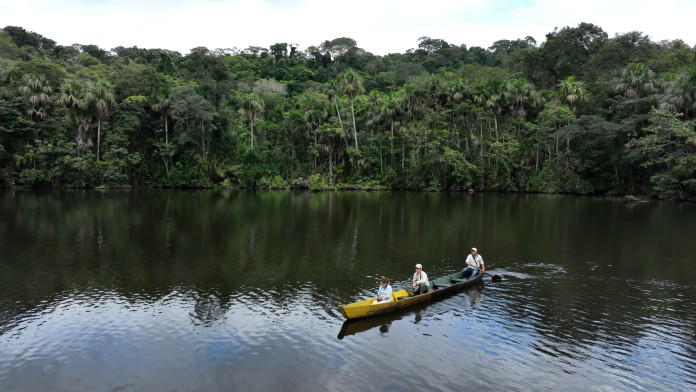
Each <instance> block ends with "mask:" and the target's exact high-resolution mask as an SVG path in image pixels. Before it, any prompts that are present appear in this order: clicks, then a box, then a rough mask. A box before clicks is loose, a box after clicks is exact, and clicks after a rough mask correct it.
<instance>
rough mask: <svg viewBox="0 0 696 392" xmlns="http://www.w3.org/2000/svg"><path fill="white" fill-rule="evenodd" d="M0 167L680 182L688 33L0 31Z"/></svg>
mask: <svg viewBox="0 0 696 392" xmlns="http://www.w3.org/2000/svg"><path fill="white" fill-rule="evenodd" d="M0 184H2V186H5V187H9V186H32V187H97V186H164V187H208V186H231V187H260V188H272V187H278V188H287V187H297V188H309V189H336V188H351V189H385V188H388V189H426V190H480V191H523V192H551V193H580V194H619V195H625V194H635V195H650V196H654V197H660V198H667V199H679V200H693V199H695V198H696V48H691V47H689V46H688V45H687V44H685V43H684V42H683V41H681V40H674V41H662V42H652V41H651V40H650V38H649V37H648V36H645V35H643V34H642V33H641V32H630V33H626V34H617V35H616V36H614V37H608V35H607V34H606V33H605V32H604V31H603V30H602V28H601V27H599V26H596V25H593V24H590V23H581V24H579V25H578V26H575V27H564V28H561V29H555V30H554V31H552V32H550V33H548V34H547V35H546V37H545V41H544V42H541V43H537V42H536V41H535V40H534V39H533V38H531V37H525V38H523V39H514V40H500V41H497V42H495V43H494V44H493V45H492V46H491V47H489V48H481V47H467V46H466V45H464V44H453V43H449V42H446V41H444V40H442V39H437V38H431V37H421V38H419V39H418V42H417V48H414V49H411V50H408V51H407V52H406V53H392V54H388V55H384V56H377V55H374V54H372V53H369V52H366V51H365V50H363V49H361V48H360V47H359V46H358V43H357V42H356V41H355V40H353V39H351V38H348V37H340V38H335V39H332V40H325V41H323V42H320V43H318V44H317V45H316V46H310V47H309V48H307V49H306V50H300V48H298V46H297V45H295V44H288V43H285V42H279V43H276V44H274V45H271V46H270V47H269V48H263V47H248V48H246V49H243V50H240V49H236V48H233V49H215V50H210V49H208V48H205V47H197V48H193V49H191V51H190V53H188V54H186V55H182V54H181V53H178V52H176V51H171V50H166V49H143V48H138V47H129V48H125V47H121V46H119V47H116V48H113V49H111V50H105V49H102V48H100V47H98V46H97V45H82V44H74V45H72V46H61V45H58V44H56V42H55V41H53V40H51V39H49V38H46V37H43V36H42V35H40V34H38V33H35V32H30V31H27V30H25V29H23V28H21V27H16V26H7V27H5V28H4V29H3V30H0Z"/></svg>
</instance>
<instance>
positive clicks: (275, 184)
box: [256, 175, 290, 189]
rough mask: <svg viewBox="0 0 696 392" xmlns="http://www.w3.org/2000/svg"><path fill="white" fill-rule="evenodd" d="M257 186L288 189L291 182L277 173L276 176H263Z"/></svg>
mask: <svg viewBox="0 0 696 392" xmlns="http://www.w3.org/2000/svg"><path fill="white" fill-rule="evenodd" d="M256 186H257V187H258V188H260V189H288V188H289V187H290V184H288V182H287V181H285V180H284V179H283V177H281V176H279V175H276V176H274V177H268V176H263V177H261V178H260V179H259V181H258V182H257V183H256Z"/></svg>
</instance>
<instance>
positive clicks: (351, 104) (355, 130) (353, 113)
mask: <svg viewBox="0 0 696 392" xmlns="http://www.w3.org/2000/svg"><path fill="white" fill-rule="evenodd" d="M350 114H351V115H352V117H353V138H354V139H355V149H356V150H357V149H358V128H356V127H355V110H354V109H353V100H352V99H351V100H350Z"/></svg>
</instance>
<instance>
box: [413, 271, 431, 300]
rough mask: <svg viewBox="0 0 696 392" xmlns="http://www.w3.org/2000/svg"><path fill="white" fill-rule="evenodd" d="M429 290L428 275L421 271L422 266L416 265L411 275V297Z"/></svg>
mask: <svg viewBox="0 0 696 392" xmlns="http://www.w3.org/2000/svg"><path fill="white" fill-rule="evenodd" d="M429 290H430V282H429V281H428V274H426V273H425V271H423V266H422V265H420V264H416V272H415V273H414V274H413V295H418V294H424V293H427V292H428V291H429Z"/></svg>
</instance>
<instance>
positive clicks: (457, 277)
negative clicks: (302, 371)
mask: <svg viewBox="0 0 696 392" xmlns="http://www.w3.org/2000/svg"><path fill="white" fill-rule="evenodd" d="M481 281H483V274H482V273H479V274H478V275H476V276H475V277H473V278H472V279H462V273H461V272H458V273H455V274H452V275H447V276H443V277H441V278H438V279H435V280H432V281H430V291H429V292H427V293H425V294H420V295H411V294H410V293H409V292H408V291H406V290H403V289H402V290H398V291H395V292H394V293H393V294H392V300H391V302H382V303H374V302H375V300H376V299H377V297H372V298H368V299H365V300H362V301H358V302H353V303H351V304H347V305H338V310H339V311H340V312H341V314H342V315H343V317H345V318H347V319H357V318H363V317H370V316H375V315H378V314H384V313H388V312H393V311H395V310H398V309H403V308H405V307H408V306H411V305H415V304H417V303H421V302H425V301H429V300H431V299H433V298H437V297H440V296H443V295H446V294H450V293H453V292H456V291H459V290H462V289H464V288H466V287H470V286H473V285H474V284H476V283H480V282H481Z"/></svg>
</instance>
